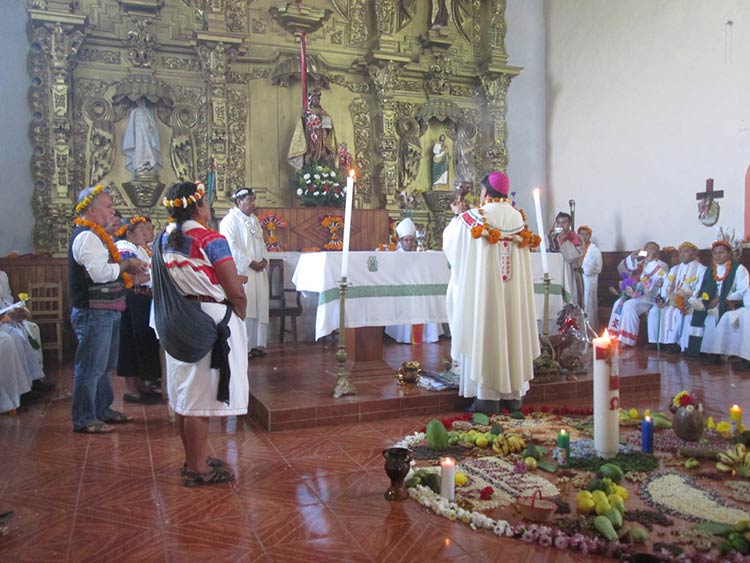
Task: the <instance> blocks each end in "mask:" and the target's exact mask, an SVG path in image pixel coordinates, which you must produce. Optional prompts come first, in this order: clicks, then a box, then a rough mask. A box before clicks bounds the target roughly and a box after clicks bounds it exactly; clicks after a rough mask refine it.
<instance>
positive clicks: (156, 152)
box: [122, 98, 164, 178]
mask: <svg viewBox="0 0 750 563" xmlns="http://www.w3.org/2000/svg"><path fill="white" fill-rule="evenodd" d="M122 152H123V153H124V154H125V168H127V169H128V170H129V171H130V173H131V174H132V175H133V176H134V177H136V178H143V177H156V176H158V175H159V170H161V168H162V167H163V165H164V164H163V161H162V157H161V145H160V144H159V130H158V129H157V127H156V118H154V114H153V113H151V110H150V109H149V108H148V107H147V106H146V100H145V99H144V98H138V101H137V102H136V106H135V107H134V108H133V109H132V110H130V115H129V116H128V126H127V129H126V130H125V139H124V140H123V142H122Z"/></svg>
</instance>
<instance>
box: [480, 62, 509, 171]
mask: <svg viewBox="0 0 750 563" xmlns="http://www.w3.org/2000/svg"><path fill="white" fill-rule="evenodd" d="M511 78H512V75H511V74H508V73H501V74H495V73H488V74H485V75H482V77H481V79H482V88H483V89H484V94H485V97H486V107H485V110H486V112H487V116H486V117H487V118H486V119H485V120H484V127H485V131H484V132H485V135H484V138H485V139H486V145H485V147H484V157H485V158H484V169H485V170H492V169H494V170H505V169H506V168H507V166H508V147H507V146H506V139H507V136H508V124H507V121H506V119H505V116H506V114H507V112H508V87H509V86H510V81H511Z"/></svg>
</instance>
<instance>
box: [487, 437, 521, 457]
mask: <svg viewBox="0 0 750 563" xmlns="http://www.w3.org/2000/svg"><path fill="white" fill-rule="evenodd" d="M525 447H526V442H525V441H524V439H523V438H521V437H520V436H516V435H515V434H510V435H508V436H506V435H505V434H501V435H500V436H497V437H496V438H495V440H494V441H493V442H492V451H494V452H495V453H496V454H498V455H508V454H515V453H519V452H522V451H523V449H524V448H525Z"/></svg>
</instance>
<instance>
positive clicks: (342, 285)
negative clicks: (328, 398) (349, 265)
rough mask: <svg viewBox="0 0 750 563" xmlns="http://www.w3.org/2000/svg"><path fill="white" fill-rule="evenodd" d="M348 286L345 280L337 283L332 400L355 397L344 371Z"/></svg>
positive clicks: (354, 391) (347, 373)
mask: <svg viewBox="0 0 750 563" xmlns="http://www.w3.org/2000/svg"><path fill="white" fill-rule="evenodd" d="M347 288H348V284H347V283H346V278H341V281H340V282H339V344H338V348H337V349H336V361H337V362H338V368H336V385H335V386H334V387H333V398H334V399H338V398H339V397H343V396H344V395H356V394H357V388H356V387H354V385H353V384H352V382H351V381H349V371H348V370H347V369H346V330H345V328H344V323H345V318H346V314H345V306H346V290H347Z"/></svg>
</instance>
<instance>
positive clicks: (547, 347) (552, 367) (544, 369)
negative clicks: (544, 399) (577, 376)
mask: <svg viewBox="0 0 750 563" xmlns="http://www.w3.org/2000/svg"><path fill="white" fill-rule="evenodd" d="M543 281H544V315H543V317H542V334H541V336H540V337H539V347H540V349H541V355H540V356H539V357H538V358H537V359H536V360H534V373H535V374H537V375H540V374H544V375H548V374H552V373H560V364H558V363H557V362H556V361H555V349H554V347H553V346H552V343H551V342H550V339H549V292H550V285H551V284H552V280H551V279H550V277H549V273H545V274H544V280H543Z"/></svg>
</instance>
